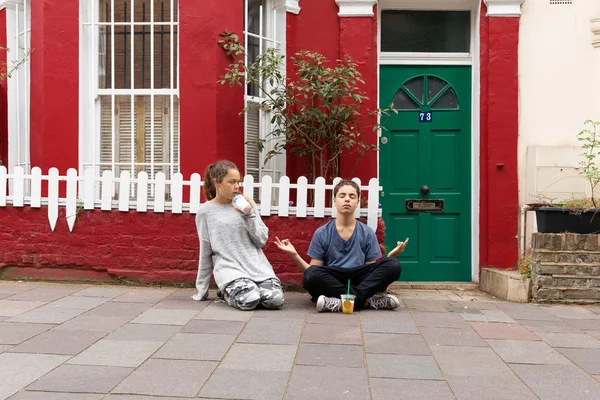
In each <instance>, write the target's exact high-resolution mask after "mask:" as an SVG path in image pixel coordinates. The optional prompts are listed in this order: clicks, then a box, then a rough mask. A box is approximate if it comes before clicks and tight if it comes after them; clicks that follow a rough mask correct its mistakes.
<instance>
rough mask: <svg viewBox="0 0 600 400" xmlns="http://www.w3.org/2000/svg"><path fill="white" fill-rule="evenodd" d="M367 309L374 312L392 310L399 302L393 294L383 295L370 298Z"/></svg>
mask: <svg viewBox="0 0 600 400" xmlns="http://www.w3.org/2000/svg"><path fill="white" fill-rule="evenodd" d="M368 302H369V308H372V309H375V310H394V309H396V308H398V306H399V305H400V301H398V298H397V297H396V296H394V295H393V294H384V295H383V296H378V295H375V296H371V298H370V299H369V300H368Z"/></svg>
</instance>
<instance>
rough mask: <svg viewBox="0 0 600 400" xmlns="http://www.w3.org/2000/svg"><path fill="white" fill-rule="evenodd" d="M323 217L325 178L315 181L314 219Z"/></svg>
mask: <svg viewBox="0 0 600 400" xmlns="http://www.w3.org/2000/svg"><path fill="white" fill-rule="evenodd" d="M324 216H325V178H323V177H322V176H320V177H318V178H317V179H315V217H317V218H323V217H324Z"/></svg>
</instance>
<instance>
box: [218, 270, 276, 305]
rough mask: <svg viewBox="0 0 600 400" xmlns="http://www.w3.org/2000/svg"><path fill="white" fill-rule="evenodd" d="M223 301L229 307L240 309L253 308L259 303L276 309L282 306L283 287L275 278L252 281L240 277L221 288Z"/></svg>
mask: <svg viewBox="0 0 600 400" xmlns="http://www.w3.org/2000/svg"><path fill="white" fill-rule="evenodd" d="M223 292H225V293H224V294H225V296H224V297H225V301H226V302H227V304H229V305H230V306H231V307H235V308H238V309H240V310H244V311H247V310H254V309H255V308H256V307H257V306H258V305H259V304H261V305H262V306H263V307H265V308H269V309H272V310H277V309H279V308H281V307H282V306H283V303H284V298H283V288H282V287H281V282H280V281H279V279H277V278H271V279H267V280H266V281H262V282H254V281H252V280H250V279H246V278H240V279H236V280H235V281H233V282H231V283H230V284H229V285H227V286H226V287H225V289H223Z"/></svg>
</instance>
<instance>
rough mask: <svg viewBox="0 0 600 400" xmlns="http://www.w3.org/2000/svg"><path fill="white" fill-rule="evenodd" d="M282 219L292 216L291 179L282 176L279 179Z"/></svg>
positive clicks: (279, 213)
mask: <svg viewBox="0 0 600 400" xmlns="http://www.w3.org/2000/svg"><path fill="white" fill-rule="evenodd" d="M278 215H279V216H280V217H287V216H289V215H290V178H288V177H287V176H282V177H281V178H279V210H278Z"/></svg>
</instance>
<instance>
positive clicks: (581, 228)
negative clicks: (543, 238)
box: [535, 207, 600, 234]
mask: <svg viewBox="0 0 600 400" xmlns="http://www.w3.org/2000/svg"><path fill="white" fill-rule="evenodd" d="M535 217H536V221H537V228H538V232H540V233H564V232H571V233H584V234H585V233H600V209H597V208H592V209H589V210H587V211H585V212H581V211H580V210H573V209H568V208H562V207H538V208H535Z"/></svg>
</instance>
